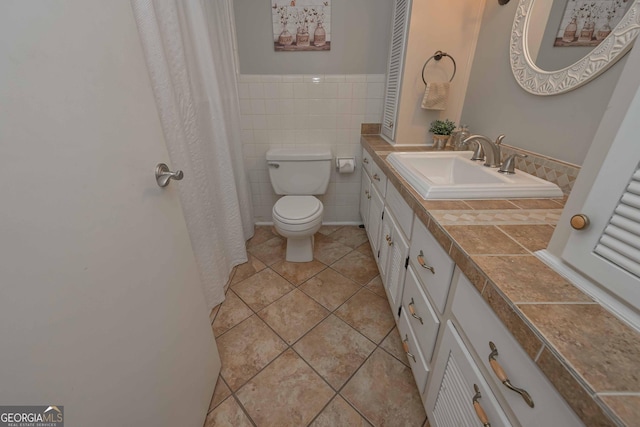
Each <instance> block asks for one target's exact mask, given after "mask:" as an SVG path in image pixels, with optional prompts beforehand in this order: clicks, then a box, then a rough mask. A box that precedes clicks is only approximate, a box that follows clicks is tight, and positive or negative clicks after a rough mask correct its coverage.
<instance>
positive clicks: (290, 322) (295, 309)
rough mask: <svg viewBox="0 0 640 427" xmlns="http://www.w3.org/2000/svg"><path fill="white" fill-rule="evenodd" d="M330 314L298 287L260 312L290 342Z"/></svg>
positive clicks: (263, 318)
mask: <svg viewBox="0 0 640 427" xmlns="http://www.w3.org/2000/svg"><path fill="white" fill-rule="evenodd" d="M328 314H329V312H328V311H327V310H326V309H325V308H324V307H322V306H321V305H320V304H318V303H317V302H315V301H314V300H312V299H311V298H309V297H308V296H307V295H305V294H304V293H303V292H301V291H299V290H297V289H296V290H294V291H293V292H290V293H288V294H287V295H285V296H284V297H282V298H280V299H279V300H278V301H276V302H274V303H273V304H271V305H269V306H268V307H266V308H265V309H264V310H262V311H260V312H259V313H258V315H259V316H260V317H261V318H262V320H264V321H265V322H267V324H268V325H269V326H271V327H272V328H273V330H274V331H276V333H278V335H280V336H281V337H282V338H283V339H284V340H285V341H287V342H288V343H289V344H292V343H294V342H296V341H297V340H298V339H299V338H300V337H301V336H303V335H304V334H305V333H307V332H308V331H309V330H310V329H311V328H313V327H314V326H315V325H317V324H318V323H320V322H321V321H322V319H324V318H325V317H326V316H327V315H328Z"/></svg>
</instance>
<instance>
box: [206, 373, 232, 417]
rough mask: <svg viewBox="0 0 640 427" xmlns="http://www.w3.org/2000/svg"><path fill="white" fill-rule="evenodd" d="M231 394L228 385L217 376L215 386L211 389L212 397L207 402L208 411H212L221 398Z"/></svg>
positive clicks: (223, 398)
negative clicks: (208, 402) (209, 401)
mask: <svg viewBox="0 0 640 427" xmlns="http://www.w3.org/2000/svg"><path fill="white" fill-rule="evenodd" d="M229 396H231V390H229V386H228V385H227V384H226V383H225V382H224V380H223V379H222V377H221V376H218V382H216V388H215V389H214V390H213V397H212V398H211V403H210V404H209V411H207V412H211V411H213V410H214V409H215V408H216V407H217V406H218V405H219V404H220V403H221V402H222V401H223V400H225V399H226V398H227V397H229Z"/></svg>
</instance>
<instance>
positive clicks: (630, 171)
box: [562, 92, 640, 311]
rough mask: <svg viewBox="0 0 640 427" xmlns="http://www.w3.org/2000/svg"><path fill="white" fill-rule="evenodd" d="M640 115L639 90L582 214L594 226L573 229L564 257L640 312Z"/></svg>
mask: <svg viewBox="0 0 640 427" xmlns="http://www.w3.org/2000/svg"><path fill="white" fill-rule="evenodd" d="M638 117H640V92H636V95H635V98H634V100H633V101H632V103H631V106H630V107H629V109H628V111H627V114H626V116H625V118H624V120H623V122H622V125H621V126H620V129H619V130H618V134H617V135H616V137H615V140H614V142H613V144H612V146H611V149H610V150H609V152H608V154H607V157H606V159H605V161H604V163H603V165H602V168H601V169H600V172H599V174H598V176H597V178H596V181H595V183H594V185H593V187H592V188H591V191H590V192H589V195H588V196H587V199H586V202H585V204H584V205H583V207H582V210H581V212H580V213H582V214H584V215H586V216H587V217H588V218H589V220H590V225H589V226H588V227H586V228H585V229H583V230H574V231H572V233H571V236H570V238H569V240H568V243H567V245H566V247H565V249H564V251H563V253H562V258H563V259H564V260H566V261H567V262H569V263H570V264H572V265H573V266H574V267H575V268H576V269H577V270H579V271H581V272H582V273H584V274H586V275H587V276H589V277H591V278H592V279H593V280H594V281H595V282H597V283H598V284H599V285H600V286H601V287H603V288H605V289H607V290H608V291H609V292H612V293H614V294H615V295H617V296H618V297H619V298H620V299H622V300H624V301H626V302H627V303H628V304H630V305H632V306H633V307H635V309H636V310H639V311H640V165H639V163H640V120H638ZM576 213H578V212H571V214H576Z"/></svg>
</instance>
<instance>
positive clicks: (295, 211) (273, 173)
mask: <svg viewBox="0 0 640 427" xmlns="http://www.w3.org/2000/svg"><path fill="white" fill-rule="evenodd" d="M331 159H332V157H331V151H330V150H328V149H317V148H315V149H314V148H294V149H278V148H275V149H270V150H269V151H268V152H267V155H266V160H267V166H268V167H269V178H270V180H271V185H272V186H273V189H274V191H275V193H276V194H279V195H282V196H283V197H281V198H280V199H279V200H278V201H277V202H276V203H275V205H274V206H273V210H272V219H273V224H274V226H275V229H276V231H277V232H278V233H279V234H280V235H281V236H283V237H286V238H287V254H286V260H287V261H290V262H309V261H313V244H314V241H313V235H314V234H315V233H316V232H317V231H318V230H319V229H320V226H321V225H322V212H323V210H324V208H323V206H322V202H321V201H320V200H319V199H317V198H316V197H314V195H316V194H324V193H325V192H326V191H327V186H328V184H329V177H330V174H331Z"/></svg>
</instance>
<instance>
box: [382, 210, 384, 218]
mask: <svg viewBox="0 0 640 427" xmlns="http://www.w3.org/2000/svg"><path fill="white" fill-rule="evenodd" d="M382 219H384V211H382Z"/></svg>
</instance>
